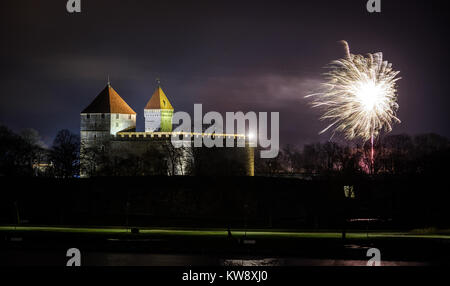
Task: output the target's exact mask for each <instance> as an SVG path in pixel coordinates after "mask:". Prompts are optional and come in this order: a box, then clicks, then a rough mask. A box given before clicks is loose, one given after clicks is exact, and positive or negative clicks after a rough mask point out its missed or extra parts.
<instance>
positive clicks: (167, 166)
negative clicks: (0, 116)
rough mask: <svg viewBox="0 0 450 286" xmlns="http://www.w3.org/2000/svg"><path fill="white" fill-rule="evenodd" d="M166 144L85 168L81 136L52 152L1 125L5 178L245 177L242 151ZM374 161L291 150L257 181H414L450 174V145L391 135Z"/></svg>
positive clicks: (258, 168) (88, 152) (341, 150)
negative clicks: (356, 177)
mask: <svg viewBox="0 0 450 286" xmlns="http://www.w3.org/2000/svg"><path fill="white" fill-rule="evenodd" d="M166 143H167V144H161V145H160V147H158V148H148V150H147V151H146V152H145V153H144V154H142V155H135V154H132V153H129V154H128V153H126V152H125V153H124V154H120V155H119V154H117V155H114V154H109V153H108V152H107V151H104V150H102V149H99V148H86V149H85V152H84V154H81V156H85V157H84V158H83V159H84V161H85V162H86V164H85V165H84V166H80V147H82V146H80V137H79V135H78V134H74V133H72V132H71V131H69V130H66V129H64V130H60V131H59V132H58V133H57V134H56V136H55V139H54V140H53V143H52V145H51V146H50V147H46V146H45V145H44V144H43V142H42V140H41V138H40V136H39V133H38V132H37V131H36V130H34V129H25V130H23V131H21V132H20V133H18V134H16V133H15V132H13V131H12V130H10V129H9V128H7V127H5V126H1V125H0V176H20V177H23V176H47V177H58V178H72V177H77V176H79V175H80V168H84V170H82V171H83V172H84V173H86V174H88V175H90V176H142V175H143V176H151V175H177V174H178V175H180V174H181V175H244V174H245V169H246V166H245V165H244V164H243V162H244V161H245V160H244V161H243V160H239V157H242V156H246V154H245V152H244V150H241V151H242V152H233V153H229V152H228V153H227V152H226V150H217V149H214V150H212V149H211V150H209V149H207V148H190V149H176V148H173V146H172V145H171V144H170V142H166ZM106 149H108V148H106ZM200 149H202V150H200ZM204 149H207V150H204ZM257 151H258V150H255V154H258V152H257ZM370 153H371V146H370V144H369V143H365V144H361V143H359V144H358V143H356V144H353V145H350V144H347V145H343V144H339V143H337V142H331V141H329V142H326V143H314V144H307V145H305V146H303V148H297V147H295V146H292V145H286V146H284V147H283V148H282V149H281V150H280V154H279V156H278V157H277V158H274V159H260V158H258V156H255V174H256V175H260V176H265V175H268V176H278V175H297V174H298V175H307V176H318V175H334V174H344V175H346V174H348V175H355V174H360V175H365V174H370V175H411V174H444V173H446V172H447V171H448V170H449V167H448V166H449V163H448V162H450V161H449V160H450V142H449V140H448V139H447V138H446V137H443V136H440V135H437V134H433V133H430V134H422V135H417V136H410V135H406V134H400V135H387V136H384V137H381V138H378V139H377V140H376V141H375V142H374V153H375V156H374V159H373V161H372V160H371V156H370ZM99 166H101V168H99Z"/></svg>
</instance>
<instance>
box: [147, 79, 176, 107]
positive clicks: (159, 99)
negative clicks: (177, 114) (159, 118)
mask: <svg viewBox="0 0 450 286" xmlns="http://www.w3.org/2000/svg"><path fill="white" fill-rule="evenodd" d="M144 109H169V110H173V107H172V104H170V101H169V99H168V98H167V96H166V95H165V94H164V91H163V90H162V89H161V86H159V85H158V86H157V87H156V89H155V92H154V93H153V95H152V98H150V100H149V101H148V102H147V105H146V106H145V108H144Z"/></svg>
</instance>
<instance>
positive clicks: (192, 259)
mask: <svg viewBox="0 0 450 286" xmlns="http://www.w3.org/2000/svg"><path fill="white" fill-rule="evenodd" d="M0 256H1V257H2V259H0V265H9V266H12V265H29V266H32V265H41V266H42V265H47V266H58V265H65V263H66V253H65V251H42V250H37V251H36V250H31V251H24V250H6V251H4V250H2V253H1V255H0ZM366 264H367V260H364V259H361V260H354V259H332V258H304V257H252V256H246V257H233V258H230V257H223V256H222V257H216V256H211V255H185V254H151V253H116V252H84V253H83V255H82V265H84V266H366ZM381 265H382V266H425V265H429V263H427V262H417V261H383V260H382V261H381Z"/></svg>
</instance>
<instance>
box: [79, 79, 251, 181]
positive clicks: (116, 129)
mask: <svg viewBox="0 0 450 286" xmlns="http://www.w3.org/2000/svg"><path fill="white" fill-rule="evenodd" d="M173 114H174V108H173V106H172V104H171V103H170V101H169V99H168V98H167V96H166V95H165V93H164V92H163V90H162V88H161V86H160V85H159V83H158V84H157V87H156V89H155V91H154V93H153V95H152V96H151V98H150V100H149V101H148V103H147V104H146V106H145V107H144V118H145V130H144V132H136V116H137V113H136V112H135V111H134V110H133V109H132V108H131V107H130V106H129V105H128V104H127V103H126V102H125V100H123V99H122V97H121V96H120V95H119V94H118V93H117V92H116V91H115V90H114V89H113V88H112V86H111V84H110V83H109V82H108V84H107V85H106V87H105V88H104V89H103V90H102V91H101V92H100V94H99V95H97V97H96V98H95V99H94V100H93V101H92V102H91V103H90V104H89V105H88V106H87V107H86V108H85V109H84V110H83V111H82V112H81V114H80V117H81V124H80V139H81V152H80V164H81V176H82V177H89V176H95V175H99V174H101V172H100V170H102V169H106V165H109V164H112V163H111V162H114V164H115V165H114V168H115V169H118V167H123V165H124V164H125V163H121V162H125V161H124V160H126V159H128V161H126V162H127V163H126V164H127V166H128V165H130V161H131V162H136V165H139V169H138V170H139V171H136V172H138V175H151V174H159V175H192V174H193V175H207V174H212V175H230V174H232V175H246V176H253V175H254V150H253V148H252V147H250V146H249V145H248V144H245V146H246V147H244V148H242V147H241V148H239V147H234V148H220V149H219V148H211V149H210V148H207V147H183V148H178V149H176V148H174V147H173V146H172V143H171V138H172V136H175V135H177V136H179V135H180V134H174V133H173V132H172V118H173ZM199 136H202V137H207V136H214V137H224V138H226V139H230V138H232V139H234V140H236V141H238V140H243V141H245V142H246V143H248V142H247V140H246V136H245V135H241V134H206V133H194V132H192V133H191V132H189V133H186V132H184V133H183V134H182V136H181V137H182V139H181V140H185V141H186V140H189V141H193V140H194V138H195V137H199ZM206 149H209V150H206ZM105 162H107V163H105ZM138 162H139V163H138ZM121 165H122V166H121ZM131 165H133V163H132V164H131ZM146 166H148V167H146ZM135 167H136V166H130V167H129V168H135ZM215 170H216V171H215ZM221 170H222V171H223V172H222V171H221ZM118 175H120V174H118Z"/></svg>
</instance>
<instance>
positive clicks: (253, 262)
mask: <svg viewBox="0 0 450 286" xmlns="http://www.w3.org/2000/svg"><path fill="white" fill-rule="evenodd" d="M221 265H223V266H282V265H283V259H280V258H264V259H223V260H222V263H221Z"/></svg>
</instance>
